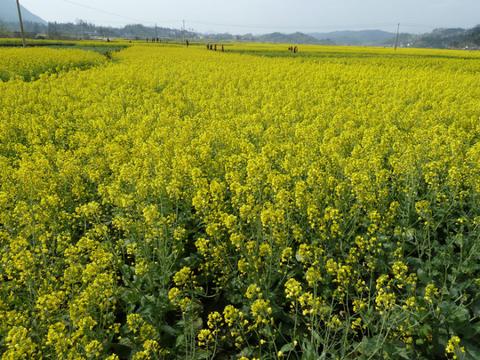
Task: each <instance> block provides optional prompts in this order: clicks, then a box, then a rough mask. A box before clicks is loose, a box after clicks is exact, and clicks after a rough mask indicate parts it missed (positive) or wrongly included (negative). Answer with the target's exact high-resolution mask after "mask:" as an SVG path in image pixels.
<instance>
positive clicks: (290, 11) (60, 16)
mask: <svg viewBox="0 0 480 360" xmlns="http://www.w3.org/2000/svg"><path fill="white" fill-rule="evenodd" d="M12 1H13V0H12ZM20 3H21V4H23V5H24V6H25V7H26V8H28V9H29V10H31V11H32V12H33V13H35V14H36V15H39V16H40V17H42V18H44V19H45V20H47V21H58V22H66V21H71V22H73V21H75V20H77V19H82V20H86V21H88V22H93V23H95V24H103V25H113V26H119V25H124V24H131V23H143V24H145V25H154V24H155V23H157V24H158V26H165V27H175V28H180V27H181V26H182V20H183V19H185V21H186V28H187V29H194V30H196V31H200V32H209V31H214V32H223V31H228V32H231V33H235V34H240V33H247V32H253V33H266V32H273V31H281V32H295V31H302V32H315V31H322V32H324V31H334V30H345V29H351V30H360V29H383V30H389V31H395V29H396V24H397V23H399V22H400V23H401V24H402V25H401V29H402V30H403V31H405V32H416V33H419V32H426V31H430V30H432V29H433V28H437V27H472V26H474V25H476V24H479V23H480V0H235V1H231V0H169V1H166V0H133V1H132V0H20Z"/></svg>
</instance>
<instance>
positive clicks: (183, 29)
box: [182, 20, 185, 44]
mask: <svg viewBox="0 0 480 360" xmlns="http://www.w3.org/2000/svg"><path fill="white" fill-rule="evenodd" d="M182 39H183V43H184V44H185V20H183V26H182Z"/></svg>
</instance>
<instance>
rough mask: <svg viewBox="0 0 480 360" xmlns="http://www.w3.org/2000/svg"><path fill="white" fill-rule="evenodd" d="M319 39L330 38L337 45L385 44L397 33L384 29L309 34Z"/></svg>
mask: <svg viewBox="0 0 480 360" xmlns="http://www.w3.org/2000/svg"><path fill="white" fill-rule="evenodd" d="M309 35H311V36H312V37H315V38H316V39H318V40H330V41H332V42H334V43H335V44H337V45H365V46H368V45H370V46H372V45H385V44H386V43H387V42H389V41H390V42H392V41H393V40H394V39H395V34H394V33H391V32H387V31H382V30H361V31H333V32H328V33H312V34H309Z"/></svg>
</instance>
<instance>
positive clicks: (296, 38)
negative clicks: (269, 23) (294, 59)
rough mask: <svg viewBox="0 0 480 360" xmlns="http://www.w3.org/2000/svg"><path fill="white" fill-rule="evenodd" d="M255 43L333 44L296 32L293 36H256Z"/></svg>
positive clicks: (326, 40)
mask: <svg viewBox="0 0 480 360" xmlns="http://www.w3.org/2000/svg"><path fill="white" fill-rule="evenodd" d="M255 41H260V42H269V43H284V44H289V43H293V44H324V45H330V44H333V42H332V41H330V40H328V39H317V38H315V37H313V36H311V35H307V34H304V33H301V32H296V33H293V34H282V33H279V32H275V33H271V34H264V35H258V36H255Z"/></svg>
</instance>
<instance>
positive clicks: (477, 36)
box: [413, 25, 480, 49]
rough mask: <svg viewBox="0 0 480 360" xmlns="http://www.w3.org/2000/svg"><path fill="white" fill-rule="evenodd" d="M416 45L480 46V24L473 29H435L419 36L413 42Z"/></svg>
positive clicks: (445, 46) (439, 46)
mask: <svg viewBox="0 0 480 360" xmlns="http://www.w3.org/2000/svg"><path fill="white" fill-rule="evenodd" d="M413 45H414V46H416V47H431V48H476V49H478V48H480V25H477V26H475V27H474V28H472V29H462V28H453V29H435V30H433V31H432V32H431V33H428V34H423V35H421V36H418V37H417V39H415V41H414V42H413Z"/></svg>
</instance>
